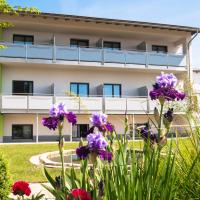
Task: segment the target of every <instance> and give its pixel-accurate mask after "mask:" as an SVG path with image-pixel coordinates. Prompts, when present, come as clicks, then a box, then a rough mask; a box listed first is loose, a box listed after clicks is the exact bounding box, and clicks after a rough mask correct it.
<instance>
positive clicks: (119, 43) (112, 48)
mask: <svg viewBox="0 0 200 200" xmlns="http://www.w3.org/2000/svg"><path fill="white" fill-rule="evenodd" d="M105 43H108V44H112V47H111V48H108V47H105ZM114 44H118V45H119V47H118V48H114V47H113V45H114ZM103 48H105V49H110V50H121V42H116V41H103Z"/></svg>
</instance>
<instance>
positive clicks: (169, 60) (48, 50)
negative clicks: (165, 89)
mask: <svg viewBox="0 0 200 200" xmlns="http://www.w3.org/2000/svg"><path fill="white" fill-rule="evenodd" d="M1 44H3V45H5V46H6V48H5V49H1V51H0V59H1V60H2V61H4V59H5V60H6V59H8V58H9V61H10V59H24V60H25V61H26V62H27V61H30V62H31V61H33V60H40V62H41V60H42V61H43V62H44V61H48V62H49V61H50V62H52V63H56V62H59V63H60V62H63V61H67V62H71V61H73V62H77V64H80V63H84V62H86V63H98V64H99V65H106V64H107V63H108V64H109V63H115V64H122V65H127V66H128V65H144V66H146V67H148V66H151V65H153V66H167V67H185V66H186V59H185V55H183V54H164V53H155V52H145V51H127V50H109V49H102V48H74V47H73V48H72V47H67V46H50V45H21V44H13V43H1ZM38 62H39V61H38Z"/></svg>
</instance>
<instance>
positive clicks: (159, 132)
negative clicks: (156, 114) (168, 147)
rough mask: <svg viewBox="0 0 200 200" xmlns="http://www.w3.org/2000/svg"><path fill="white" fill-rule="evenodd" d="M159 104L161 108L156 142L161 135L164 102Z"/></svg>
mask: <svg viewBox="0 0 200 200" xmlns="http://www.w3.org/2000/svg"><path fill="white" fill-rule="evenodd" d="M160 105H161V108H160V120H159V124H158V142H160V136H161V133H162V121H163V108H164V102H161V103H160Z"/></svg>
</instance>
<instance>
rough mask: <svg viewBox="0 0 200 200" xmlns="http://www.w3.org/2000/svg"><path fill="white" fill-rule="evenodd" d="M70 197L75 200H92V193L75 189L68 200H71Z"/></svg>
mask: <svg viewBox="0 0 200 200" xmlns="http://www.w3.org/2000/svg"><path fill="white" fill-rule="evenodd" d="M70 196H73V197H74V198H75V199H78V200H92V199H91V196H90V193H89V192H87V191H86V190H84V189H78V188H77V189H73V190H72V191H71V193H70V195H68V197H67V200H71V198H70Z"/></svg>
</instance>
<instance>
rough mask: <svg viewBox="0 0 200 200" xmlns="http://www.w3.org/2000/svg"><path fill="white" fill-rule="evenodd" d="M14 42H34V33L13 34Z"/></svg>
mask: <svg viewBox="0 0 200 200" xmlns="http://www.w3.org/2000/svg"><path fill="white" fill-rule="evenodd" d="M13 43H17V44H33V43H34V37H33V36H32V35H13Z"/></svg>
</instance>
